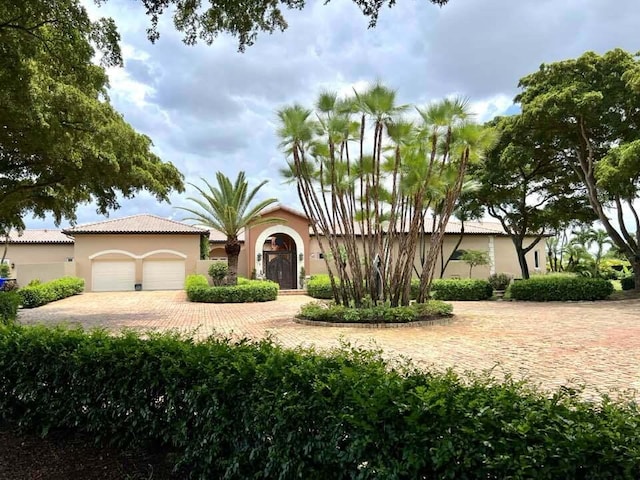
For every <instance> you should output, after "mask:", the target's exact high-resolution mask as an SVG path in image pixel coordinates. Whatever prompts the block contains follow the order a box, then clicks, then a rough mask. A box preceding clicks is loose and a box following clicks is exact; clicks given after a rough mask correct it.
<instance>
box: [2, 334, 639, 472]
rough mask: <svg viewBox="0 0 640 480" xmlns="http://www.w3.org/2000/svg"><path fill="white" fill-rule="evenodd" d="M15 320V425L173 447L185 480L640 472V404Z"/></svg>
mask: <svg viewBox="0 0 640 480" xmlns="http://www.w3.org/2000/svg"><path fill="white" fill-rule="evenodd" d="M147 336H148V338H147V339H146V340H144V339H141V338H139V337H137V336H136V335H135V334H134V333H131V332H129V333H125V334H123V335H122V336H120V337H113V336H110V335H108V334H106V333H104V332H93V333H91V334H85V333H83V332H81V331H78V330H74V331H63V330H61V329H56V330H47V329H46V328H44V327H15V328H12V329H10V328H6V327H5V328H0V377H1V381H0V419H1V420H2V421H10V422H12V423H13V424H18V425H19V426H20V427H22V428H23V429H25V430H37V431H38V432H39V433H41V434H43V435H44V434H47V433H48V432H49V431H51V430H53V429H67V430H71V431H74V430H75V431H79V432H82V433H84V434H86V435H89V437H93V438H94V439H95V440H96V441H98V442H103V443H106V444H109V445H111V446H116V447H120V448H132V447H138V446H142V447H148V446H154V447H155V448H162V449H168V450H170V451H171V452H172V456H171V459H172V460H173V461H175V464H176V466H177V467H178V468H180V469H181V474H180V478H198V479H208V478H229V479H243V478H255V479H274V478H281V479H288V478H311V479H323V478H331V479H349V478H362V479H364V478H376V479H393V478H396V479H400V478H403V479H404V478H406V479H414V478H416V479H417V478H425V479H435V478H494V479H497V478H539V479H559V478H562V479H571V478H580V479H607V478H611V479H613V478H618V479H622V478H629V479H632V478H633V479H636V478H640V436H639V435H638V434H637V432H638V428H640V412H638V410H637V407H635V406H633V405H629V406H620V405H619V406H617V405H614V404H612V403H611V402H609V401H606V400H605V401H604V402H603V403H602V404H595V403H586V402H581V401H578V400H577V399H576V398H575V396H572V395H571V394H570V390H564V391H563V393H560V392H559V393H557V394H555V395H554V396H553V397H552V398H545V397H543V396H541V395H539V394H537V393H535V392H533V391H531V390H530V389H529V388H528V387H526V386H523V385H520V384H516V383H513V382H507V383H505V384H497V383H495V382H493V381H489V380H487V379H483V378H477V379H473V380H469V381H466V382H464V381H461V380H460V379H459V378H458V377H456V376H455V375H454V374H452V373H448V374H434V373H425V372H422V371H418V370H408V369H407V371H403V372H400V371H398V370H394V369H391V368H390V367H389V365H387V364H385V362H384V361H383V360H381V359H380V358H379V356H378V355H377V354H372V353H365V352H362V351H355V350H353V351H337V352H334V353H332V354H331V356H326V357H325V356H321V355H319V354H316V353H313V352H306V351H290V350H283V349H282V348H280V347H278V346H275V345H273V344H272V343H269V342H268V341H263V342H260V343H252V342H250V341H245V342H241V343H239V344H232V343H231V342H230V341H228V340H224V339H219V338H210V339H208V340H206V341H205V342H202V343H194V342H193V341H181V340H179V339H177V338H176V337H175V336H169V335H158V334H150V335H147Z"/></svg>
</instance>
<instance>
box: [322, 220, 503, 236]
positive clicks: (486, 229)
mask: <svg viewBox="0 0 640 480" xmlns="http://www.w3.org/2000/svg"><path fill="white" fill-rule="evenodd" d="M460 229H461V224H460V222H459V221H455V220H450V221H449V223H448V224H447V228H446V230H445V233H446V234H453V235H455V234H459V233H460ZM354 233H355V234H356V235H361V231H360V224H359V223H356V224H355V225H354ZM426 233H431V224H430V223H429V224H428V225H427V230H426ZM309 234H310V235H313V231H312V230H311V229H309ZM464 234H465V235H501V236H506V235H507V232H505V230H504V228H502V225H500V224H499V223H498V222H464Z"/></svg>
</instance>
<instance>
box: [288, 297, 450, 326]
mask: <svg viewBox="0 0 640 480" xmlns="http://www.w3.org/2000/svg"><path fill="white" fill-rule="evenodd" d="M452 312H453V307H452V306H451V305H449V304H448V303H444V302H441V301H438V300H431V301H429V302H428V303H416V304H414V305H409V306H407V307H389V306H386V305H377V306H371V307H366V308H350V307H345V306H343V305H327V304H324V303H320V302H315V303H308V304H306V305H303V306H302V308H301V309H300V313H299V314H298V318H303V319H305V320H313V321H316V322H330V323H335V322H338V323H340V322H344V323H409V322H418V321H421V320H432V319H434V318H441V317H448V316H450V315H451V314H452Z"/></svg>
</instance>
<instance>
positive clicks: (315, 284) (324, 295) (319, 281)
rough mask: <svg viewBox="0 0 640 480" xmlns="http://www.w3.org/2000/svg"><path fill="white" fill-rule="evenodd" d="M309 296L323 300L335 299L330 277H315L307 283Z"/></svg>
mask: <svg viewBox="0 0 640 480" xmlns="http://www.w3.org/2000/svg"><path fill="white" fill-rule="evenodd" d="M307 295H309V296H310V297H313V298H319V299H323V300H328V299H331V298H333V291H332V290H331V280H329V275H324V274H323V275H313V276H312V277H311V278H310V279H309V281H308V282H307Z"/></svg>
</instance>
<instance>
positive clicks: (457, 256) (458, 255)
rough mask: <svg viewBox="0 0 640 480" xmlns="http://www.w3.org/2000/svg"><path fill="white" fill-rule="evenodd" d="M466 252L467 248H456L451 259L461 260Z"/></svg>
mask: <svg viewBox="0 0 640 480" xmlns="http://www.w3.org/2000/svg"><path fill="white" fill-rule="evenodd" d="M465 253H467V251H466V250H456V251H455V252H453V254H452V255H451V260H460V258H462V255H464V254H465Z"/></svg>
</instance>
